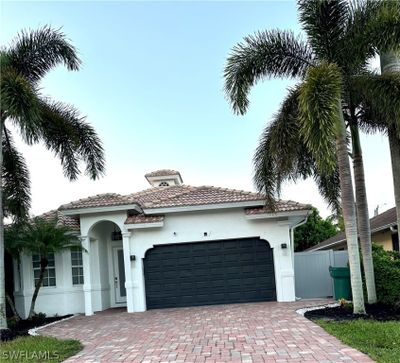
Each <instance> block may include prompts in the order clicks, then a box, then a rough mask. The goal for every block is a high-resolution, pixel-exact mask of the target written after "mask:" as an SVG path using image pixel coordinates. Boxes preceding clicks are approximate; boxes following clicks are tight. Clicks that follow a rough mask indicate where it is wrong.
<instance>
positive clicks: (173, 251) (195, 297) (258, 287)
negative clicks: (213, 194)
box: [144, 238, 276, 309]
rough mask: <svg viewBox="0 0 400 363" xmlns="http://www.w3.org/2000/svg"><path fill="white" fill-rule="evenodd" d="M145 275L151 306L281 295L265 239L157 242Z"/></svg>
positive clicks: (235, 300) (146, 264)
mask: <svg viewBox="0 0 400 363" xmlns="http://www.w3.org/2000/svg"><path fill="white" fill-rule="evenodd" d="M144 275H145V282H146V301H147V308H148V309H155V308H167V307H182V306H195V305H209V304H222V303H238V302H253V301H268V300H276V291H275V278H274V260H273V254H272V249H271V248H270V246H269V244H268V243H267V242H266V241H264V240H260V239H259V238H246V239H236V240H223V241H212V242H197V243H185V244H172V245H161V246H155V247H154V248H153V249H151V250H149V251H148V252H147V254H146V258H145V259H144Z"/></svg>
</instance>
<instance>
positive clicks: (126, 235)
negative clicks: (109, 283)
mask: <svg viewBox="0 0 400 363" xmlns="http://www.w3.org/2000/svg"><path fill="white" fill-rule="evenodd" d="M131 235H132V233H131V232H128V231H126V232H123V233H122V246H123V249H124V267H125V289H126V308H127V311H128V313H133V312H134V311H135V310H134V297H133V282H132V261H131ZM133 263H135V262H133Z"/></svg>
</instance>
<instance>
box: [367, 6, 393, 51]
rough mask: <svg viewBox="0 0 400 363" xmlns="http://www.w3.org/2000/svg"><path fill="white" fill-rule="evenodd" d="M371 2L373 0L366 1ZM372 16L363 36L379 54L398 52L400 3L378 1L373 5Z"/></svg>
mask: <svg viewBox="0 0 400 363" xmlns="http://www.w3.org/2000/svg"><path fill="white" fill-rule="evenodd" d="M368 1H369V2H371V3H372V2H373V1H374V0H368ZM370 6H371V7H374V9H373V11H374V14H373V16H372V17H371V21H370V22H369V23H368V26H366V27H365V29H364V31H365V33H364V35H365V37H367V38H369V41H370V42H371V44H372V45H373V46H374V47H375V48H376V49H377V51H378V52H379V53H381V54H382V53H386V52H390V51H398V49H399V44H400V2H399V1H392V0H379V1H375V4H371V5H370Z"/></svg>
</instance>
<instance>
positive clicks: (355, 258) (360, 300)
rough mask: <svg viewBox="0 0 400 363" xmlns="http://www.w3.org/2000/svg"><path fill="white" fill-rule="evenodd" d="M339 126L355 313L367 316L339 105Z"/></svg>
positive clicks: (344, 209)
mask: <svg viewBox="0 0 400 363" xmlns="http://www.w3.org/2000/svg"><path fill="white" fill-rule="evenodd" d="M339 110H340V111H339V118H340V120H339V125H338V133H337V138H336V155H337V159H338V166H339V176H340V189H341V199H342V211H343V218H344V224H345V230H346V239H347V250H348V253H349V265H350V279H351V289H352V293H353V311H354V313H355V314H365V306H364V294H363V285H362V278H361V266H360V251H359V248H358V235H357V215H356V207H355V202H354V192H353V181H352V178H351V169H350V161H349V154H348V150H347V142H346V125H345V122H344V118H343V113H342V111H341V110H342V105H341V103H340V104H339Z"/></svg>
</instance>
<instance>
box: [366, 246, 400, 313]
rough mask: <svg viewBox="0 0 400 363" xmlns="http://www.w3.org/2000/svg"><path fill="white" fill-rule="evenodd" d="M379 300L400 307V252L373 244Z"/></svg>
mask: <svg viewBox="0 0 400 363" xmlns="http://www.w3.org/2000/svg"><path fill="white" fill-rule="evenodd" d="M372 256H373V259H374V270H375V283H376V293H377V295H378V301H379V302H381V303H383V304H390V305H396V306H398V307H400V254H399V253H398V252H394V251H385V250H384V249H383V247H382V246H378V245H376V244H373V245H372Z"/></svg>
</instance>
